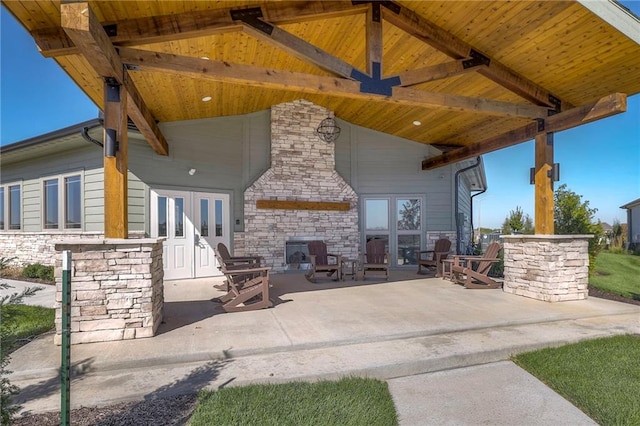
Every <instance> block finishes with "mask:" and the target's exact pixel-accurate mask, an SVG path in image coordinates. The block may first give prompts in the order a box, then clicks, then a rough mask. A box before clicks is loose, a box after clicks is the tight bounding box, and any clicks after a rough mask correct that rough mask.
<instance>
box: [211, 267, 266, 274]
mask: <svg viewBox="0 0 640 426" xmlns="http://www.w3.org/2000/svg"><path fill="white" fill-rule="evenodd" d="M270 270H271V267H270V266H262V267H259V268H248V269H226V268H222V272H223V273H224V274H225V275H226V274H229V275H241V274H255V273H256V272H269V271H270Z"/></svg>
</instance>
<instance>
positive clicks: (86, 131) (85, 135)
mask: <svg viewBox="0 0 640 426" xmlns="http://www.w3.org/2000/svg"><path fill="white" fill-rule="evenodd" d="M102 125H103V123H102V120H100V124H98V125H95V126H93V127H83V128H82V131H81V132H80V134H81V135H82V137H83V138H84V140H86V141H87V142H91V143H93V144H96V145H98V146H99V147H100V148H104V145H103V144H102V142H100V141H99V140H97V139H94V138H92V137H91V136H89V130H91V129H95V128H96V127H101V126H102Z"/></svg>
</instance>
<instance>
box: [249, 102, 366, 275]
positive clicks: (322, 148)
mask: <svg viewBox="0 0 640 426" xmlns="http://www.w3.org/2000/svg"><path fill="white" fill-rule="evenodd" d="M327 114H328V111H327V110H326V109H325V108H323V107H320V106H317V105H314V104H312V103H311V102H308V101H305V100H299V101H295V102H290V103H285V104H280V105H276V106H274V107H272V109H271V168H270V169H269V170H267V171H266V172H265V173H264V174H263V175H262V176H261V177H260V178H259V179H258V180H257V181H256V182H255V183H254V184H253V185H252V186H251V187H249V188H248V189H247V190H246V191H245V195H244V203H245V204H244V212H245V213H244V214H245V233H244V240H245V241H244V242H245V246H246V247H250V248H251V249H250V250H251V253H250V254H253V255H259V256H262V257H263V258H264V259H265V264H266V265H267V266H270V267H272V270H273V271H274V272H281V271H284V270H285V269H286V266H285V263H286V262H285V259H284V252H285V241H287V239H288V238H290V237H319V238H321V239H322V240H324V242H325V243H326V244H327V249H328V250H329V252H330V253H339V254H342V255H343V256H345V257H350V258H356V257H357V255H358V251H359V242H360V237H359V231H358V229H359V228H358V196H357V194H356V193H355V191H354V190H353V189H352V188H351V186H350V185H349V184H348V183H347V182H346V181H345V180H344V179H342V177H341V176H340V175H339V174H338V173H337V172H336V170H335V146H334V145H333V144H332V143H327V142H324V141H322V140H321V139H320V138H319V137H318V136H317V135H316V133H315V129H316V127H317V126H318V125H319V124H320V122H321V121H322V120H323V119H325V118H326V117H327ZM257 200H286V201H321V202H348V203H349V204H350V209H349V210H348V211H331V210H285V209H273V210H269V209H260V210H258V209H257V208H256V201H257ZM236 253H238V254H241V253H240V250H237V249H236Z"/></svg>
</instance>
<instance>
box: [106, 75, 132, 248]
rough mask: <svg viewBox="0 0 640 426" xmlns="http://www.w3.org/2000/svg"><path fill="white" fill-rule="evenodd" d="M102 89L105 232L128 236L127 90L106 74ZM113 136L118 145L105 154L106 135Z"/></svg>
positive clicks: (109, 234)
mask: <svg viewBox="0 0 640 426" xmlns="http://www.w3.org/2000/svg"><path fill="white" fill-rule="evenodd" d="M104 91H105V96H104V99H105V103H104V128H105V133H104V146H105V151H104V236H105V238H127V237H128V235H129V226H128V225H129V224H128V222H129V220H128V208H127V207H128V206H127V204H128V203H127V199H128V188H127V172H128V149H127V148H128V143H127V94H126V91H125V89H124V86H122V85H120V84H118V82H117V81H115V80H114V79H109V78H107V79H106V80H105V85H104ZM114 130H115V134H114V133H113V131H114ZM110 133H111V134H110ZM113 137H115V141H117V149H116V152H115V156H113V157H112V156H108V155H110V153H109V152H108V148H109V147H108V145H109V144H110V142H109V140H108V139H109V138H111V139H113Z"/></svg>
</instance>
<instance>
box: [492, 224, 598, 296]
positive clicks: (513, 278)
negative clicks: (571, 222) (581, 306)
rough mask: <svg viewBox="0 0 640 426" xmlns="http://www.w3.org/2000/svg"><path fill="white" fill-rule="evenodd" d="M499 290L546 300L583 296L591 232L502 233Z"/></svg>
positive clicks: (587, 281) (586, 277)
mask: <svg viewBox="0 0 640 426" xmlns="http://www.w3.org/2000/svg"><path fill="white" fill-rule="evenodd" d="M502 238H503V239H504V284H503V290H504V291H505V292H506V293H512V294H516V295H519V296H525V297H531V298H533V299H538V300H544V301H547V302H559V301H566V300H580V299H586V298H587V296H588V288H587V286H588V283H589V239H591V238H593V235H503V236H502Z"/></svg>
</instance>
